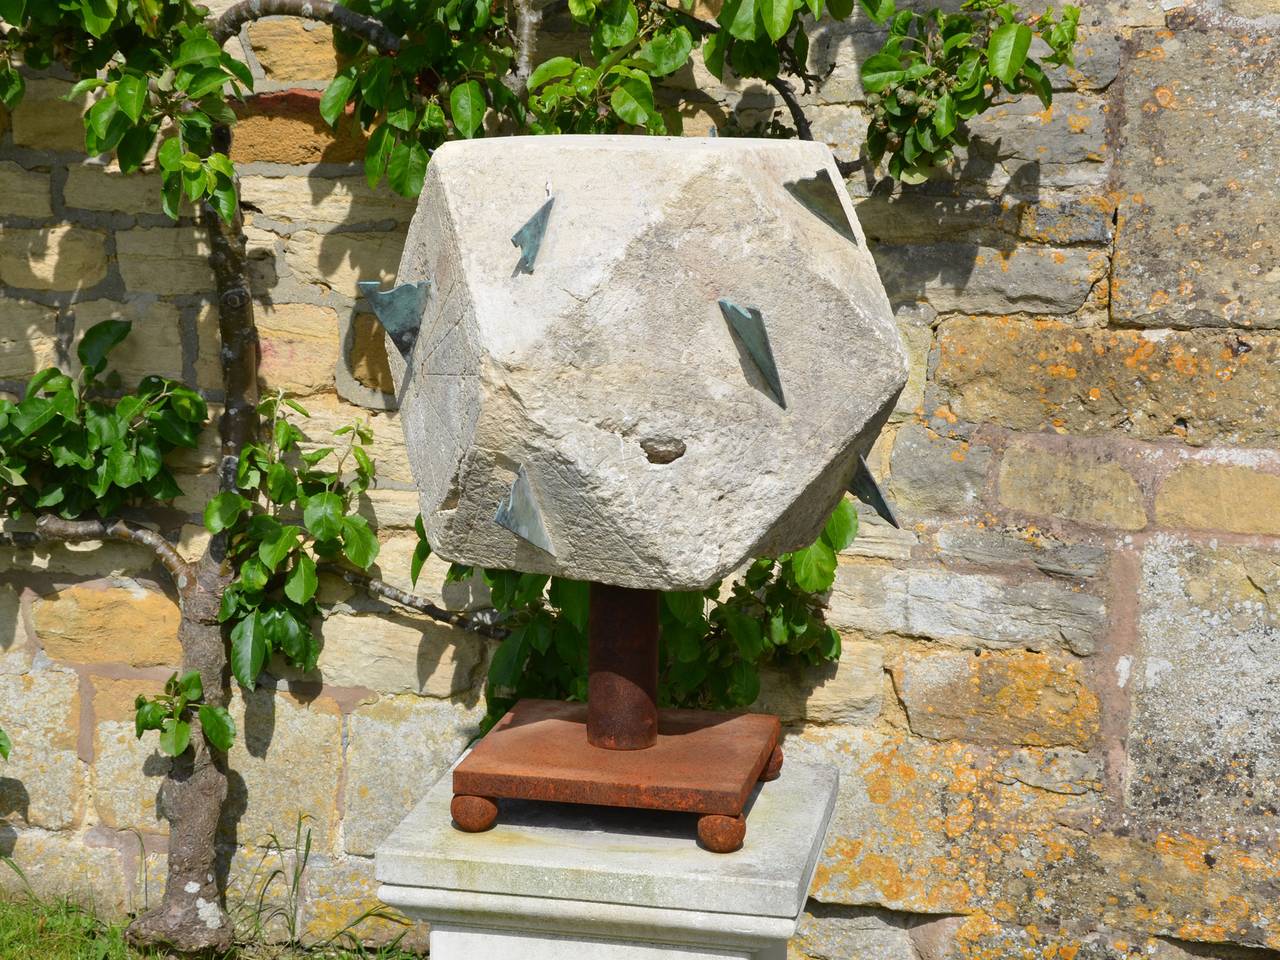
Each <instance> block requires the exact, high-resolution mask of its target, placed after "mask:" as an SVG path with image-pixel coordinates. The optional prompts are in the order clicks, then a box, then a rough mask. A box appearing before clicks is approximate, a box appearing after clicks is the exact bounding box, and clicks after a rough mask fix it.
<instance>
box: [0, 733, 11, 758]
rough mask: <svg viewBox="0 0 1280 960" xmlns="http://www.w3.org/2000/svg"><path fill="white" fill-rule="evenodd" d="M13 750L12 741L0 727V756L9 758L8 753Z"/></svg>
mask: <svg viewBox="0 0 1280 960" xmlns="http://www.w3.org/2000/svg"><path fill="white" fill-rule="evenodd" d="M12 751H13V743H12V741H10V740H9V735H8V734H7V733H5V732H4V730H3V729H2V728H0V757H3V758H4V759H6V760H8V759H9V754H10V753H11V752H12Z"/></svg>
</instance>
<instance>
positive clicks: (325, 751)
mask: <svg viewBox="0 0 1280 960" xmlns="http://www.w3.org/2000/svg"><path fill="white" fill-rule="evenodd" d="M229 709H230V711H231V715H232V717H234V718H235V721H236V730H237V736H236V742H235V745H234V746H232V748H231V751H230V753H229V754H228V755H227V766H228V767H229V768H230V769H231V770H232V771H234V773H233V775H232V776H231V778H230V785H229V786H230V791H229V796H228V800H227V804H228V807H229V808H230V810H231V811H233V812H232V814H231V815H230V816H229V817H227V818H225V821H224V822H226V823H227V824H228V826H229V827H230V828H231V829H230V831H229V832H230V833H232V835H231V836H226V837H224V839H226V840H232V839H236V840H238V841H239V842H240V843H253V844H265V843H266V839H267V837H268V835H270V834H274V835H275V836H277V837H279V838H282V839H284V838H289V839H292V838H293V836H294V831H295V829H296V828H297V824H298V818H299V817H300V816H302V817H305V818H306V820H305V822H304V823H303V827H304V829H310V830H311V833H312V838H313V846H314V849H315V851H316V853H317V854H323V853H326V852H328V851H329V850H330V849H331V848H332V846H333V844H334V842H335V839H336V833H337V827H338V815H337V803H338V796H339V782H340V779H341V771H342V718H341V716H339V713H338V708H337V704H335V703H334V702H333V701H332V700H330V699H328V698H327V697H321V698H318V699H306V700H303V699H299V698H297V697H295V696H293V695H292V694H289V693H286V692H284V691H275V690H272V689H270V688H268V687H263V686H259V687H258V689H257V690H254V691H252V692H250V691H246V690H244V689H242V688H241V689H238V690H237V692H236V694H235V695H234V696H233V697H232V701H231V705H230V707H229Z"/></svg>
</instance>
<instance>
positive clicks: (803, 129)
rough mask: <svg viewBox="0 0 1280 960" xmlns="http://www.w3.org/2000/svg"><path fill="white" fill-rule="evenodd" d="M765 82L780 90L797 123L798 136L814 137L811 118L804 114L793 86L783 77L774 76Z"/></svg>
mask: <svg viewBox="0 0 1280 960" xmlns="http://www.w3.org/2000/svg"><path fill="white" fill-rule="evenodd" d="M765 83H767V84H769V86H771V87H773V89H775V90H777V91H778V96H780V97H781V98H782V102H783V103H785V104H786V105H787V109H788V110H789V111H790V112H791V122H792V123H793V124H795V127H796V136H797V137H799V138H800V139H801V140H812V139H813V128H812V127H810V126H809V118H808V117H806V116H805V114H804V108H803V107H802V106H800V101H799V100H797V99H796V92H795V90H793V89H792V88H791V84H790V83H788V82H787V81H786V80H783V79H782V77H773V78H772V79H770V80H766V81H765Z"/></svg>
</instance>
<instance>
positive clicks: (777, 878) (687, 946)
mask: <svg viewBox="0 0 1280 960" xmlns="http://www.w3.org/2000/svg"><path fill="white" fill-rule="evenodd" d="M836 785H837V774H836V771H835V770H834V769H832V768H829V767H822V766H809V765H804V764H798V763H797V764H792V763H788V764H787V765H786V766H784V768H783V771H782V776H781V777H780V778H779V779H777V780H775V781H772V782H770V783H762V784H760V786H759V787H758V788H757V789H756V792H755V794H754V796H753V797H752V800H751V802H750V805H749V807H748V813H747V815H748V819H749V820H750V824H751V830H750V832H749V835H748V838H747V843H746V846H745V847H744V848H743V849H742V850H741V851H739V852H737V853H733V854H728V855H724V854H715V853H710V852H709V851H706V850H703V849H701V848H699V847H697V846H696V845H694V844H692V843H690V842H689V837H690V835H691V833H692V827H691V818H690V816H689V815H685V814H674V813H662V812H645V811H637V810H621V809H611V808H604V807H584V806H578V805H570V804H552V803H529V802H520V801H503V807H502V816H501V818H500V819H499V822H498V824H497V826H495V827H494V828H493V829H492V830H489V831H488V832H486V833H480V834H466V833H461V832H459V831H458V830H456V829H454V827H453V826H452V825H451V824H450V822H449V802H450V800H451V799H452V790H451V783H450V777H449V776H446V777H444V778H443V779H442V780H440V781H439V782H438V783H437V784H436V785H435V786H434V787H433V788H432V789H431V791H430V792H429V793H428V794H427V796H426V798H425V799H424V800H423V801H422V802H421V803H420V804H419V805H418V806H417V808H415V809H414V811H413V812H412V813H410V814H409V816H408V817H407V818H406V819H405V820H404V822H403V823H401V824H400V826H399V827H397V828H396V830H395V832H394V833H392V835H391V836H390V837H389V838H388V839H387V840H386V841H385V842H384V843H383V844H382V846H381V847H379V849H378V852H377V877H378V880H379V881H380V882H381V883H382V884H383V886H382V888H381V890H380V891H379V896H380V897H381V899H382V900H383V901H384V902H385V903H387V904H389V905H391V906H393V907H396V908H398V909H400V910H402V911H404V912H406V913H408V914H409V915H411V916H416V917H418V918H420V919H426V920H429V921H430V922H431V924H432V957H433V960H440V958H444V960H448V958H449V957H451V956H454V955H455V953H456V955H457V956H461V955H462V951H463V950H466V951H467V952H468V954H469V956H470V957H471V958H472V960H481V958H485V957H488V956H495V957H496V956H501V955H503V951H506V953H505V955H506V956H517V955H519V956H521V957H528V958H540V957H543V956H546V957H554V956H561V957H569V956H573V957H575V958H580V957H581V958H591V957H596V956H599V957H609V958H614V957H617V958H627V960H630V958H648V957H664V956H679V957H702V956H722V957H723V956H728V957H743V958H761V957H774V956H785V945H786V941H787V939H789V938H790V937H791V936H792V934H793V933H794V932H795V926H796V922H797V919H798V918H799V915H800V912H801V910H802V909H803V907H804V903H805V899H806V897H807V894H808V889H809V883H810V882H811V880H812V878H813V872H814V869H815V866H816V864H817V859H818V855H819V854H820V852H821V850H822V845H823V842H824V839H825V837H826V832H827V826H828V824H829V822H830V819H831V813H832V809H833V806H834V802H835V794H836ZM515 941H519V942H518V943H517V942H515ZM593 945H595V946H593ZM597 946H598V947H599V949H598V950H597ZM512 951H515V952H512ZM540 951H545V952H540Z"/></svg>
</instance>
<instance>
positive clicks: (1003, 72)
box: [987, 23, 1031, 86]
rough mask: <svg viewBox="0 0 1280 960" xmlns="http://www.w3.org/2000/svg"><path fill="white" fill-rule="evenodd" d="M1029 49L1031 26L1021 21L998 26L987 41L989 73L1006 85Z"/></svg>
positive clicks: (1025, 57) (1011, 80)
mask: <svg viewBox="0 0 1280 960" xmlns="http://www.w3.org/2000/svg"><path fill="white" fill-rule="evenodd" d="M1030 49H1031V28H1030V27H1028V26H1027V25H1026V24H1022V23H1006V24H1004V25H1003V26H1001V27H998V28H997V29H996V30H995V31H993V32H992V34H991V39H990V40H988V41H987V62H988V64H990V69H991V75H992V76H994V77H996V78H997V79H999V80H1000V81H1001V82H1003V83H1004V84H1005V85H1006V86H1012V84H1013V78H1014V77H1015V76H1017V74H1018V71H1019V70H1021V69H1022V65H1023V63H1025V62H1026V59H1027V51H1028V50H1030Z"/></svg>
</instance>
